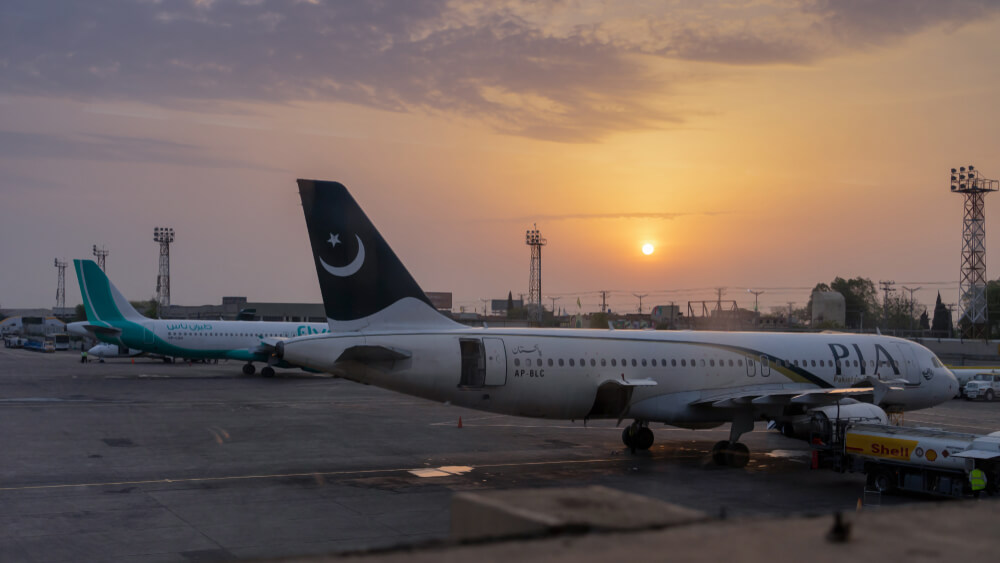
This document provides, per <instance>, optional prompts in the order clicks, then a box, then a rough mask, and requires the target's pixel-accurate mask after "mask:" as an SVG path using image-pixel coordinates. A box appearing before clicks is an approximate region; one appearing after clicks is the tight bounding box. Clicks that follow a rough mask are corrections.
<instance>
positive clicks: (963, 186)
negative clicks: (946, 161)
mask: <svg viewBox="0 0 1000 563" xmlns="http://www.w3.org/2000/svg"><path fill="white" fill-rule="evenodd" d="M998 188H1000V186H998V182H997V181H996V180H989V179H986V178H983V177H982V176H981V175H980V173H979V171H978V170H976V169H975V167H973V166H972V165H971V164H970V165H969V167H968V169H966V167H965V166H962V167H959V168H958V169H957V170H956V169H954V168H952V169H951V191H952V192H953V193H959V194H962V195H964V196H965V215H964V218H963V219H962V260H961V262H962V268H961V272H960V274H959V278H958V297H959V299H958V306H959V314H958V322H959V325H961V326H962V334H963V336H964V337H965V338H986V336H987V323H986V320H987V312H986V201H985V200H986V194H988V193H990V192H995V191H997V189H998ZM963 320H964V321H965V322H964V323H963V322H962V321H963Z"/></svg>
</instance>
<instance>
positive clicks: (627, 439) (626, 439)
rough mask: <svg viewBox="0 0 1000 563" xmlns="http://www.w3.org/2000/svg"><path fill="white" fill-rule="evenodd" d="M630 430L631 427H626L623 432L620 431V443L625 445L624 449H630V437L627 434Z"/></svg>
mask: <svg viewBox="0 0 1000 563" xmlns="http://www.w3.org/2000/svg"><path fill="white" fill-rule="evenodd" d="M631 428H632V425H628V426H626V427H625V429H624V430H622V443H623V444H625V447H626V448H631V447H632V436H631V435H630V434H629V430H630V429H631Z"/></svg>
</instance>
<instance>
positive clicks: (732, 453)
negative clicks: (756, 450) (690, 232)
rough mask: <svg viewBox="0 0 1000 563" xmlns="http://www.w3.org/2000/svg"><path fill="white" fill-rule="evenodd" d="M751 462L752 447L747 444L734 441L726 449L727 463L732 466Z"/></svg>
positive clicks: (744, 465)
mask: <svg viewBox="0 0 1000 563" xmlns="http://www.w3.org/2000/svg"><path fill="white" fill-rule="evenodd" d="M748 463H750V448H748V447H747V446H746V444H743V443H740V442H733V443H732V444H730V446H729V449H728V450H727V451H726V465H728V466H730V467H746V466H747V464H748Z"/></svg>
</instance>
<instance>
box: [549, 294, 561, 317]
mask: <svg viewBox="0 0 1000 563" xmlns="http://www.w3.org/2000/svg"><path fill="white" fill-rule="evenodd" d="M549 299H550V300H551V301H552V316H553V317H555V316H556V301H559V300H560V299H562V297H549Z"/></svg>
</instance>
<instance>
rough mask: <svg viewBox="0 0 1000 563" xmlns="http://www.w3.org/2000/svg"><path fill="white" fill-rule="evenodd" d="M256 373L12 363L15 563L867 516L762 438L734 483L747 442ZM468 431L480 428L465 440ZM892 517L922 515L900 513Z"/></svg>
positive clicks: (961, 424)
mask: <svg viewBox="0 0 1000 563" xmlns="http://www.w3.org/2000/svg"><path fill="white" fill-rule="evenodd" d="M240 367H241V364H240V363H236V362H229V363H220V364H217V365H205V364H194V365H188V364H181V363H178V364H163V363H160V362H155V361H151V360H147V359H138V360H136V361H135V363H134V364H133V363H132V362H131V361H130V360H108V361H107V362H106V363H103V364H101V363H96V362H91V363H89V364H86V365H84V364H81V363H79V355H78V352H69V353H67V352H60V353H56V354H40V353H34V352H29V351H24V350H13V349H0V451H2V452H3V454H2V457H0V459H2V461H0V561H84V560H85V561H128V560H141V561H214V560H226V559H233V558H256V557H272V556H287V555H303V554H313V553H328V552H336V551H344V550H355V549H366V548H377V547H388V546H392V545H397V544H411V543H417V542H422V541H427V540H434V539H442V538H445V537H447V535H448V531H449V517H450V516H449V503H450V499H451V495H452V494H453V492H455V491H466V490H482V489H497V488H515V487H516V488H526V487H528V488H530V487H555V486H559V487H566V486H582V485H595V484H596V485H604V486H607V487H611V488H615V489H619V490H623V491H628V492H632V493H636V494H640V495H645V496H648V497H652V498H656V499H660V500H664V501H667V502H671V503H675V504H679V505H682V506H687V507H690V508H695V509H699V510H703V511H706V512H708V513H710V514H720V513H721V512H725V514H726V515H727V516H728V517H746V518H754V517H766V516H783V515H789V514H820V513H829V512H832V511H835V510H841V509H846V510H853V509H854V508H855V505H856V503H857V500H858V498H859V497H861V496H862V490H863V488H864V476H863V475H859V474H855V475H852V474H837V473H833V472H829V471H812V470H810V469H809V450H808V448H807V447H806V445H805V444H804V443H803V442H800V441H796V440H791V439H788V438H784V437H782V436H780V435H778V434H777V433H775V432H769V431H766V430H765V429H764V426H763V425H762V424H758V426H757V431H755V432H753V433H750V434H747V435H746V436H744V439H743V441H744V442H745V443H746V444H747V445H748V446H749V447H750V449H751V452H752V456H751V461H750V464H749V465H748V466H747V467H746V468H744V469H732V468H724V467H716V466H714V465H712V464H711V463H710V460H709V456H708V451H709V449H710V448H711V446H712V444H714V443H715V442H716V441H718V440H721V439H725V438H726V437H727V436H728V425H726V426H723V427H720V428H718V429H712V430H700V431H691V430H683V429H676V428H671V427H667V426H653V429H654V431H655V432H656V443H655V445H654V446H653V448H652V450H651V451H649V452H640V453H639V454H638V455H634V456H633V455H631V454H630V453H629V452H628V451H627V450H626V449H625V448H624V447H623V446H622V444H621V437H620V436H621V429H620V428H615V423H614V421H599V422H591V423H590V424H589V425H587V426H584V425H583V423H582V422H577V423H570V422H566V421H545V420H534V419H520V418H513V417H507V416H498V415H492V414H488V413H480V412H476V411H470V410H467V409H461V408H458V407H453V406H449V405H441V404H437V403H432V402H428V401H424V400H420V399H416V398H412V397H408V396H405V395H399V394H395V393H391V392H388V391H383V390H381V389H377V388H374V387H368V386H363V385H358V384H355V383H351V382H348V381H343V380H339V379H331V378H326V377H317V376H311V375H307V374H303V373H302V372H297V371H288V370H279V373H282V374H287V375H288V377H279V378H275V379H263V378H260V377H244V376H242V375H240ZM460 417H461V419H462V423H463V427H462V428H458V421H459V418H460ZM906 423H907V424H910V425H923V426H935V427H940V428H945V429H949V430H956V431H966V432H976V433H988V432H991V431H994V430H1000V404H996V403H971V402H967V401H960V400H954V401H950V402H949V403H946V404H944V405H941V406H939V407H936V408H934V409H931V410H927V411H919V412H914V413H908V414H907V415H906ZM881 502H882V504H883V505H890V504H905V503H923V502H928V500H927V499H921V498H914V497H884V498H883V499H882V501H881Z"/></svg>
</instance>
